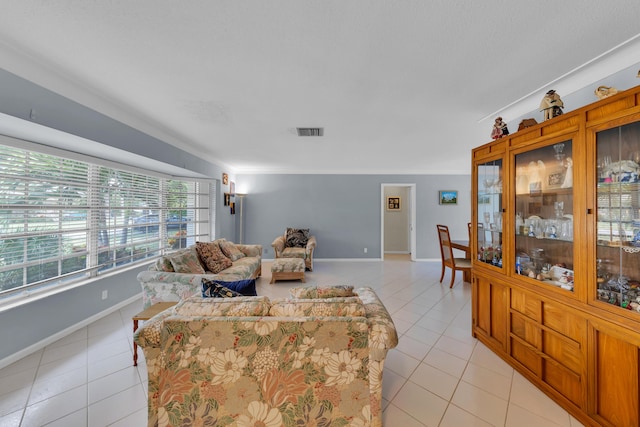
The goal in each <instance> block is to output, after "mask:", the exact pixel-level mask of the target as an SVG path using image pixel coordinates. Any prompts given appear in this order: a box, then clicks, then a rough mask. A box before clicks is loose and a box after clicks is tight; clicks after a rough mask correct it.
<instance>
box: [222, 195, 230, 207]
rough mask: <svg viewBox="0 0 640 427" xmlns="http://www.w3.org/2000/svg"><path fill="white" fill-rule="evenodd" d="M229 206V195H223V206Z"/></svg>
mask: <svg viewBox="0 0 640 427" xmlns="http://www.w3.org/2000/svg"><path fill="white" fill-rule="evenodd" d="M230 204H231V193H224V205H225V206H229V205H230Z"/></svg>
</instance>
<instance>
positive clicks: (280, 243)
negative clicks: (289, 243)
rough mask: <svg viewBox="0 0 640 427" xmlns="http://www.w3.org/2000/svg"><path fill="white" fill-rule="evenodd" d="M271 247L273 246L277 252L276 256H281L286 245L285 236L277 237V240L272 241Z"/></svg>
mask: <svg viewBox="0 0 640 427" xmlns="http://www.w3.org/2000/svg"><path fill="white" fill-rule="evenodd" d="M271 247H273V251H274V252H275V257H276V258H278V257H280V256H281V255H282V251H283V250H284V247H285V241H284V236H278V237H276V238H275V240H274V241H273V242H271Z"/></svg>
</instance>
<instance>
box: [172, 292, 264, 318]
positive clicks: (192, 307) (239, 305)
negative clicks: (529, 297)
mask: <svg viewBox="0 0 640 427" xmlns="http://www.w3.org/2000/svg"><path fill="white" fill-rule="evenodd" d="M270 307H271V303H270V301H269V298H267V297H265V296H262V297H258V296H253V297H237V298H201V297H191V298H188V299H186V300H184V301H182V302H181V303H179V304H178V305H176V306H175V312H176V314H178V315H181V316H268V315H269V308H270Z"/></svg>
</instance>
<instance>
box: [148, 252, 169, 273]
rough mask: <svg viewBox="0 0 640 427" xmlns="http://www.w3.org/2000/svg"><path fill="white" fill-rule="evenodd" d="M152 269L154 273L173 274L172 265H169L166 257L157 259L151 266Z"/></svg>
mask: <svg viewBox="0 0 640 427" xmlns="http://www.w3.org/2000/svg"><path fill="white" fill-rule="evenodd" d="M152 268H153V270H154V271H164V272H167V273H171V272H173V265H171V260H170V259H169V257H166V256H162V257H160V258H158V260H157V261H156V263H155V264H152ZM150 269H151V268H150Z"/></svg>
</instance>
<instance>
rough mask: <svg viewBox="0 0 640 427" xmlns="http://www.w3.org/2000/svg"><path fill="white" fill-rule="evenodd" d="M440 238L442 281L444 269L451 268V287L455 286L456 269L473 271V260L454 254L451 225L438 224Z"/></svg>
mask: <svg viewBox="0 0 640 427" xmlns="http://www.w3.org/2000/svg"><path fill="white" fill-rule="evenodd" d="M436 227H437V228H438V239H439V240H440V255H441V256H442V274H441V275H440V283H442V279H444V271H445V268H446V267H449V268H450V269H451V283H450V284H449V288H453V283H454V282H455V280H456V270H461V271H471V260H470V259H469V258H456V257H454V256H453V247H452V246H451V237H450V236H449V227H447V226H446V225H440V224H438V225H437V226H436Z"/></svg>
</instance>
